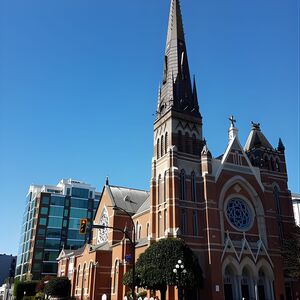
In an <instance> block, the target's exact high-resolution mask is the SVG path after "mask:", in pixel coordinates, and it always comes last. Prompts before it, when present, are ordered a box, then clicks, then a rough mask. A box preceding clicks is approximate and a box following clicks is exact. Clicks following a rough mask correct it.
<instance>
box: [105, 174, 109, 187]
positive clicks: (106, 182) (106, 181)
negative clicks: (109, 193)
mask: <svg viewBox="0 0 300 300" xmlns="http://www.w3.org/2000/svg"><path fill="white" fill-rule="evenodd" d="M105 185H109V180H108V176H106V180H105Z"/></svg>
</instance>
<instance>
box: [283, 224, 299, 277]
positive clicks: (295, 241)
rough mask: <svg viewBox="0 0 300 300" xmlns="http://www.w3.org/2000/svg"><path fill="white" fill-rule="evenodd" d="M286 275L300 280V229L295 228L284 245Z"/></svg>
mask: <svg viewBox="0 0 300 300" xmlns="http://www.w3.org/2000/svg"><path fill="white" fill-rule="evenodd" d="M283 259H284V269H285V274H286V275H287V276H288V277H290V278H293V279H300V227H299V226H295V227H294V228H293V230H292V231H291V232H290V233H289V234H288V235H287V238H286V239H285V240H284V244H283Z"/></svg>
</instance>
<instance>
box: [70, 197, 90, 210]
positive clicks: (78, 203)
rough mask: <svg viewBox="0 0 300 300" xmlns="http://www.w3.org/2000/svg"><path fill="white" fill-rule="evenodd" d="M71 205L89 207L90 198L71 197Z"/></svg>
mask: <svg viewBox="0 0 300 300" xmlns="http://www.w3.org/2000/svg"><path fill="white" fill-rule="evenodd" d="M71 207H77V208H87V207H88V200H83V199H78V198H72V199H71Z"/></svg>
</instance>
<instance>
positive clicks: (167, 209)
mask: <svg viewBox="0 0 300 300" xmlns="http://www.w3.org/2000/svg"><path fill="white" fill-rule="evenodd" d="M153 144H154V153H153V160H152V178H151V221H152V222H151V224H152V230H151V232H152V235H151V237H152V239H153V240H157V239H159V238H163V237H167V236H184V235H185V234H186V233H187V225H188V224H187V223H188V220H189V218H192V217H193V216H192V215H190V211H189V208H187V205H186V203H187V202H189V203H190V204H191V205H189V206H190V207H193V206H196V205H197V201H198V198H199V195H200V193H201V191H200V190H201V187H200V182H201V175H200V174H201V170H200V168H201V167H200V166H201V161H200V160H201V151H202V148H203V145H204V144H205V142H204V140H203V136H202V116H201V114H200V111H199V105H198V97H197V89H196V81H195V78H194V79H193V82H192V80H191V76H190V70H189V64H188V57H187V50H186V44H185V38H184V31H183V23H182V15H181V9H180V3H179V0H171V6H170V16H169V23H168V32H167V41H166V49H165V54H164V68H163V79H162V82H161V85H160V87H159V91H158V101H157V111H156V119H155V122H154V140H153Z"/></svg>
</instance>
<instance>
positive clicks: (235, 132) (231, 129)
mask: <svg viewBox="0 0 300 300" xmlns="http://www.w3.org/2000/svg"><path fill="white" fill-rule="evenodd" d="M228 120H229V121H230V127H229V129H228V133H229V142H230V141H232V140H234V139H235V138H236V137H237V135H238V129H237V128H236V127H235V124H234V123H236V120H235V119H234V117H233V115H232V116H231V117H230V118H228Z"/></svg>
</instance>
